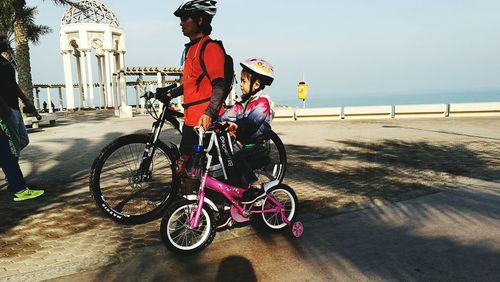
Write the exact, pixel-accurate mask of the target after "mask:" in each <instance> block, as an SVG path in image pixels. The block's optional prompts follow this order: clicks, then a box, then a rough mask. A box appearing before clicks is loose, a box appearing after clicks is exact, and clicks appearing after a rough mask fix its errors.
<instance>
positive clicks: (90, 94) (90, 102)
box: [85, 50, 95, 109]
mask: <svg viewBox="0 0 500 282" xmlns="http://www.w3.org/2000/svg"><path fill="white" fill-rule="evenodd" d="M90 54H91V52H90V50H86V51H85V58H86V59H87V71H88V73H87V74H88V82H89V84H88V85H89V87H88V90H89V91H88V100H87V105H88V106H89V107H90V108H92V109H94V108H95V104H94V82H93V79H92V64H91V62H90Z"/></svg>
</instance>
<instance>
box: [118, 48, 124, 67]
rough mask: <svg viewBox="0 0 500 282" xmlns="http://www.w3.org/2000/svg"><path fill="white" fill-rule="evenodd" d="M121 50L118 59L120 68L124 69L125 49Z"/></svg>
mask: <svg viewBox="0 0 500 282" xmlns="http://www.w3.org/2000/svg"><path fill="white" fill-rule="evenodd" d="M119 52H120V53H119V54H120V55H119V58H118V60H119V61H120V69H122V68H124V67H125V51H119Z"/></svg>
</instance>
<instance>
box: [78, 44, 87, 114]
mask: <svg viewBox="0 0 500 282" xmlns="http://www.w3.org/2000/svg"><path fill="white" fill-rule="evenodd" d="M85 55H86V52H85V50H80V58H79V60H80V73H81V76H82V90H83V93H80V108H88V105H87V101H88V95H89V91H88V84H87V67H86V60H85Z"/></svg>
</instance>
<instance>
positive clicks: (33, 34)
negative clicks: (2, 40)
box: [0, 5, 52, 64]
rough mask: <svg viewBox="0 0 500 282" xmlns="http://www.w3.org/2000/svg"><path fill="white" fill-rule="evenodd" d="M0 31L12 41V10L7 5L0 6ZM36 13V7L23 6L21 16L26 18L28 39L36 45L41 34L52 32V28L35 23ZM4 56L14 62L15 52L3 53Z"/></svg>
mask: <svg viewBox="0 0 500 282" xmlns="http://www.w3.org/2000/svg"><path fill="white" fill-rule="evenodd" d="M0 8H1V9H0V31H2V32H5V33H6V34H7V37H8V39H9V42H10V43H11V46H12V45H13V44H12V43H13V42H14V40H15V38H14V28H13V27H14V11H13V8H12V7H10V6H8V5H2V6H1V7H0ZM37 14H38V11H37V8H36V7H25V8H24V11H23V17H24V18H26V22H27V25H28V26H27V28H28V40H29V41H30V42H31V43H33V44H34V45H37V44H38V43H40V38H41V36H43V35H45V34H48V33H50V32H52V29H51V28H50V27H48V26H45V25H37V24H35V17H36V15H37ZM4 56H5V57H6V58H7V59H8V60H9V61H11V62H13V63H14V64H15V63H16V62H15V54H14V53H13V52H12V53H11V52H9V53H6V54H4Z"/></svg>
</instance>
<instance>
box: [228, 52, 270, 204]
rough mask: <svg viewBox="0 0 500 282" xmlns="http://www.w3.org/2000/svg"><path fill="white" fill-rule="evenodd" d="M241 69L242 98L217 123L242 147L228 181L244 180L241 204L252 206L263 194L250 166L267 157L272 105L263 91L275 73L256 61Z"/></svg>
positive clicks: (267, 66) (268, 66)
mask: <svg viewBox="0 0 500 282" xmlns="http://www.w3.org/2000/svg"><path fill="white" fill-rule="evenodd" d="M240 65H241V66H242V67H243V70H242V71H241V83H240V89H241V92H242V95H241V98H240V99H239V100H238V101H237V102H236V103H235V104H234V106H233V107H231V108H230V109H228V110H227V111H226V112H224V113H223V114H222V115H221V116H220V117H219V121H227V122H228V123H229V128H228V129H229V131H231V132H233V133H234V135H235V137H236V139H237V140H238V142H240V143H241V144H242V145H243V148H242V149H241V150H240V151H237V152H236V153H235V154H234V156H233V158H234V162H235V164H236V166H235V168H233V170H232V171H231V180H233V181H237V182H238V181H240V180H243V181H244V182H245V183H246V185H248V187H249V188H250V189H249V190H248V191H246V192H245V194H244V197H243V202H252V201H254V200H255V199H256V198H257V197H258V196H260V195H261V194H262V193H263V189H262V186H261V184H260V183H259V182H258V178H257V176H255V174H254V172H253V169H252V165H256V163H257V162H258V160H262V159H263V158H265V157H266V156H267V150H266V148H265V147H264V146H263V143H264V142H265V141H267V140H268V139H269V133H270V131H271V125H270V124H269V123H270V122H271V119H272V115H273V114H272V109H271V105H272V101H271V100H270V98H269V97H268V96H267V95H265V94H264V93H263V92H262V90H263V89H264V88H265V86H266V85H271V83H272V82H273V80H274V69H273V66H272V65H271V64H270V63H268V62H266V61H265V60H262V59H258V58H252V59H248V60H246V61H244V62H242V63H240ZM254 168H255V167H254Z"/></svg>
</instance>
